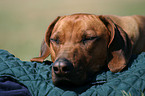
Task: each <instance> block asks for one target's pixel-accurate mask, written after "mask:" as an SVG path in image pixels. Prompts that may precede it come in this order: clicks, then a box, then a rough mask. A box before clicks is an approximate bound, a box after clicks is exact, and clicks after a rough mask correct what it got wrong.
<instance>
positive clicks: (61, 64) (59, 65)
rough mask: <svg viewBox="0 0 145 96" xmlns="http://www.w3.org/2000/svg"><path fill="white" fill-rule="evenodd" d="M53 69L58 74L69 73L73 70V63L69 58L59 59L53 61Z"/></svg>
mask: <svg viewBox="0 0 145 96" xmlns="http://www.w3.org/2000/svg"><path fill="white" fill-rule="evenodd" d="M52 67H53V70H54V73H55V74H56V75H62V76H63V75H67V74H69V73H70V72H71V71H72V70H73V64H72V63H71V62H70V61H69V60H67V59H58V60H56V61H55V62H54V63H53V66H52Z"/></svg>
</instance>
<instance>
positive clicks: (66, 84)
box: [53, 77, 76, 87]
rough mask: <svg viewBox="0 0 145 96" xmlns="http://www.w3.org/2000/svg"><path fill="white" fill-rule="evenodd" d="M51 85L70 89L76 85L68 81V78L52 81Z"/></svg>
mask: <svg viewBox="0 0 145 96" xmlns="http://www.w3.org/2000/svg"><path fill="white" fill-rule="evenodd" d="M53 84H54V85H55V86H60V87H62V86H63V87H69V86H70V87H72V86H76V84H75V83H74V82H72V81H71V80H70V79H68V78H65V77H63V78H58V77H57V78H55V80H54V81H53Z"/></svg>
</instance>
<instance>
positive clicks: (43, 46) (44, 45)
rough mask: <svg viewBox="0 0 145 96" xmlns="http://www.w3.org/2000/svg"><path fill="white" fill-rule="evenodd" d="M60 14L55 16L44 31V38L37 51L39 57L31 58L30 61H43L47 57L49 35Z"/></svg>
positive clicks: (48, 52) (48, 53)
mask: <svg viewBox="0 0 145 96" xmlns="http://www.w3.org/2000/svg"><path fill="white" fill-rule="evenodd" d="M59 18H60V16H59V17H57V18H56V19H55V20H54V21H53V22H52V23H51V24H50V25H49V26H48V28H47V30H46V33H45V40H43V42H42V44H41V50H40V53H39V57H35V58H32V59H31V61H36V62H43V61H44V59H45V58H47V57H48V56H49V55H50V50H49V42H50V40H49V38H50V36H51V32H52V30H53V28H54V26H55V24H56V22H57V21H58V20H59Z"/></svg>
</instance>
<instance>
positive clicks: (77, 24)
mask: <svg viewBox="0 0 145 96" xmlns="http://www.w3.org/2000/svg"><path fill="white" fill-rule="evenodd" d="M92 38H93V39H92ZM41 48H42V49H41V52H40V55H41V56H40V57H37V58H33V59H31V61H37V62H43V60H44V59H45V58H46V57H47V56H48V55H49V54H51V58H52V61H53V62H54V63H55V62H56V61H57V60H58V59H60V58H65V59H67V60H68V61H69V62H71V63H72V65H73V67H74V69H73V71H72V72H71V73H70V75H71V76H68V77H62V78H63V79H64V78H65V80H66V79H67V80H68V81H70V82H72V83H74V84H76V85H80V84H84V83H85V82H87V81H88V80H87V78H89V76H92V75H93V74H96V72H98V71H100V70H101V69H102V68H103V67H104V66H105V65H108V68H109V69H110V70H111V71H112V72H119V71H121V70H122V69H123V68H124V67H125V66H126V65H127V63H128V61H129V59H130V56H131V55H132V54H139V53H141V52H143V51H145V17H144V16H137V15H135V16H113V15H91V14H73V15H68V16H61V17H58V18H56V19H55V20H54V21H53V22H52V23H51V24H50V25H49V27H48V29H47V31H46V34H45V40H44V41H43V44H42V47H41ZM72 77H73V78H72ZM62 78H61V79H62ZM52 80H53V82H54V84H55V83H56V82H57V81H59V80H60V77H57V75H56V74H55V72H54V70H53V68H52ZM80 82H81V83H80Z"/></svg>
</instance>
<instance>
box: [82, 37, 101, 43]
mask: <svg viewBox="0 0 145 96" xmlns="http://www.w3.org/2000/svg"><path fill="white" fill-rule="evenodd" d="M95 39H98V37H89V38H86V37H85V38H83V40H82V42H83V43H84V44H85V43H86V42H87V41H91V40H95Z"/></svg>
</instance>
